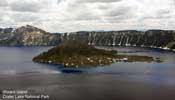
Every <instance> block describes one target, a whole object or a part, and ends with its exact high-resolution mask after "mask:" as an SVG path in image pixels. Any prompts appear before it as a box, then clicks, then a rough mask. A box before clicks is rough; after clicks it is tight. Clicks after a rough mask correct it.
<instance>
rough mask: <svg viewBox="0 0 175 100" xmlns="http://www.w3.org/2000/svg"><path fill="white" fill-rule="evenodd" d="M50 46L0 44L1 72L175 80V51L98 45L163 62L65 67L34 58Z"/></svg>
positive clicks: (8, 73) (161, 81)
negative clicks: (154, 58)
mask: <svg viewBox="0 0 175 100" xmlns="http://www.w3.org/2000/svg"><path fill="white" fill-rule="evenodd" d="M50 48H51V47H0V75H1V76H3V75H26V74H27V75H28V74H32V75H33V74H60V73H63V72H71V71H73V72H76V71H77V72H83V73H101V74H102V73H103V74H114V75H121V76H122V75H123V76H126V75H127V76H128V77H132V78H131V79H133V80H138V81H145V80H146V81H150V82H157V83H164V82H165V83H168V84H175V53H173V52H170V51H164V50H159V49H149V48H135V47H98V48H103V49H113V50H118V52H119V53H124V54H129V55H146V56H153V57H159V58H161V59H163V60H164V62H163V63H146V62H133V63H126V62H120V63H115V64H111V65H108V66H103V67H101V66H99V67H96V68H79V69H70V68H63V67H62V66H60V65H48V64H39V63H34V62H32V58H33V57H34V56H36V55H38V54H40V53H41V52H43V51H47V50H48V49H50Z"/></svg>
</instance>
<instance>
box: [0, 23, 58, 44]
mask: <svg viewBox="0 0 175 100" xmlns="http://www.w3.org/2000/svg"><path fill="white" fill-rule="evenodd" d="M12 30H13V29H11V31H10V30H9V31H8V34H6V33H5V32H3V33H4V34H6V36H5V37H4V38H6V39H4V40H1V41H0V44H1V45H6V46H51V45H55V44H58V43H59V39H58V36H59V35H58V34H51V33H49V32H46V31H44V30H41V29H39V28H36V27H33V26H30V25H26V26H22V27H19V28H17V29H14V30H13V31H12ZM0 36H2V35H1V34H0ZM9 37H10V38H9Z"/></svg>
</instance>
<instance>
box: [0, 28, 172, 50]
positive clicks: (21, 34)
mask: <svg viewBox="0 0 175 100" xmlns="http://www.w3.org/2000/svg"><path fill="white" fill-rule="evenodd" d="M70 39H72V40H79V41H85V42H86V43H87V44H88V45H97V46H138V47H151V48H163V49H175V31H171V30H148V31H146V32H142V31H136V30H126V31H108V32H105V31H102V32H95V31H92V32H87V31H80V32H72V33H62V34H59V33H55V34H53V33H52V34H51V33H49V32H46V31H44V30H41V29H39V28H36V27H33V26H30V25H26V26H22V27H19V28H17V29H12V28H6V29H0V45H1V46H51V45H52V46H53V45H54V46H55V45H58V44H59V43H61V42H63V41H65V40H70Z"/></svg>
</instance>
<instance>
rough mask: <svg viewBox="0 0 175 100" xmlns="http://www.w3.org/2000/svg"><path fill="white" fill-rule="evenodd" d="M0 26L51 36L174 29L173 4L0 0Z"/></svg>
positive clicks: (168, 0)
mask: <svg viewBox="0 0 175 100" xmlns="http://www.w3.org/2000/svg"><path fill="white" fill-rule="evenodd" d="M0 8H1V9H0V13H1V16H0V26H1V27H10V26H20V25H25V24H32V25H35V26H37V27H40V28H43V29H45V30H46V31H51V32H68V31H81V30H121V29H140V28H142V29H152V28H159V29H174V28H175V26H174V25H175V1H174V0H8V1H7V0H0Z"/></svg>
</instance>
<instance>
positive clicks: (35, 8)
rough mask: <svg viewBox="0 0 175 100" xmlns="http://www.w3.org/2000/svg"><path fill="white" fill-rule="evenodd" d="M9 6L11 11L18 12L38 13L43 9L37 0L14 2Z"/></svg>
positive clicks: (18, 0)
mask: <svg viewBox="0 0 175 100" xmlns="http://www.w3.org/2000/svg"><path fill="white" fill-rule="evenodd" d="M9 6H10V8H11V10H13V11H19V12H39V11H40V10H41V8H42V7H43V5H42V4H41V3H40V2H38V1H37V0H14V1H12V2H11V3H10V4H9Z"/></svg>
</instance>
